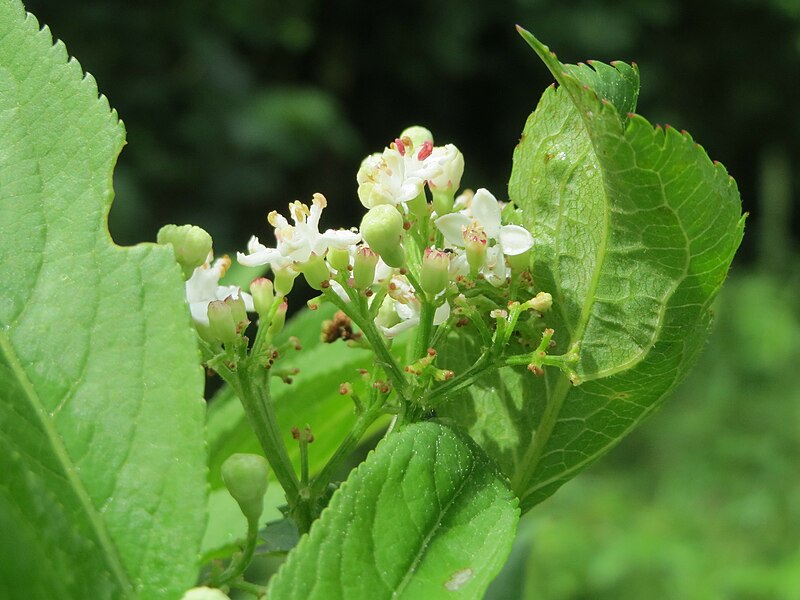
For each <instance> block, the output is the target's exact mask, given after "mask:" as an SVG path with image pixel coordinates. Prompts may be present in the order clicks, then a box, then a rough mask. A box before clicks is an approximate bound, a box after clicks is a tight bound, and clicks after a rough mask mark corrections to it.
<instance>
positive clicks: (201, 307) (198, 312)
mask: <svg viewBox="0 0 800 600" xmlns="http://www.w3.org/2000/svg"><path fill="white" fill-rule="evenodd" d="M209 303H210V300H206V301H205V302H191V303H189V310H190V311H191V313H192V319H194V320H195V321H196V322H198V323H200V324H202V325H208V305H209Z"/></svg>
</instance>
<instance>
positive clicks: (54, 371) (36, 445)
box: [0, 0, 206, 599]
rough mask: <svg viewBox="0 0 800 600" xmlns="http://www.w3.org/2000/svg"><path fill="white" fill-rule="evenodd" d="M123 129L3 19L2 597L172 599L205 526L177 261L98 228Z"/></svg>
mask: <svg viewBox="0 0 800 600" xmlns="http://www.w3.org/2000/svg"><path fill="white" fill-rule="evenodd" d="M124 140H125V131H124V128H123V126H122V123H121V122H120V121H119V119H118V118H117V115H116V113H115V112H113V111H112V110H111V109H110V108H109V105H108V101H107V100H106V99H105V98H104V97H102V96H100V97H98V92H97V86H96V84H95V82H94V79H93V78H92V77H91V76H90V75H85V74H84V73H83V72H82V70H81V67H80V65H79V64H78V62H77V61H75V60H74V59H68V56H67V53H66V49H65V48H64V45H63V44H62V43H60V42H57V43H55V45H54V44H53V41H52V38H51V35H50V32H49V31H48V30H47V29H46V28H45V29H41V30H40V28H39V24H38V23H37V22H36V19H35V18H34V17H33V16H31V15H27V14H26V13H25V11H24V9H23V7H22V4H21V3H20V2H18V1H17V0H11V1H8V2H3V3H2V4H1V5H0V225H2V231H3V235H2V237H0V280H2V282H3V284H2V286H0V472H1V473H2V474H3V475H2V483H0V531H2V534H1V535H0V596H1V597H3V598H34V599H38V598H67V597H68V598H97V599H102V598H115V599H116V598H134V597H142V598H154V599H157V598H176V597H178V596H179V595H180V593H181V591H182V590H184V589H186V588H187V587H190V586H191V585H192V584H193V583H194V581H195V578H196V576H197V553H198V549H199V545H200V538H201V535H202V531H203V525H204V521H205V514H204V512H205V487H206V482H205V464H204V463H205V451H204V440H203V413H204V408H203V402H202V385H203V376H202V371H201V369H200V367H199V364H198V362H199V361H198V354H197V348H196V342H195V339H194V335H195V334H194V332H193V330H192V326H191V323H190V319H189V316H188V313H187V310H186V305H185V301H184V298H183V285H182V277H181V274H180V270H179V268H178V266H177V264H176V263H175V261H174V259H173V257H172V256H171V252H170V251H169V250H167V249H165V248H158V247H154V246H137V247H135V248H120V247H118V246H115V245H114V244H113V242H112V241H111V238H110V236H109V234H108V230H107V227H106V216H107V214H108V210H109V206H110V203H111V199H112V197H113V191H112V188H111V173H112V169H113V166H114V163H115V161H116V157H117V155H118V154H119V152H120V150H121V148H122V146H123V144H124Z"/></svg>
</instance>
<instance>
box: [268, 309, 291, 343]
mask: <svg viewBox="0 0 800 600" xmlns="http://www.w3.org/2000/svg"><path fill="white" fill-rule="evenodd" d="M288 308H289V305H288V304H286V302H281V304H280V306H278V310H276V311H275V316H274V317H272V323H270V324H269V334H270V335H271V336H272V337H275V336H276V335H278V334H279V333H280V332H281V331H283V326H284V325H285V324H286V311H287V309H288Z"/></svg>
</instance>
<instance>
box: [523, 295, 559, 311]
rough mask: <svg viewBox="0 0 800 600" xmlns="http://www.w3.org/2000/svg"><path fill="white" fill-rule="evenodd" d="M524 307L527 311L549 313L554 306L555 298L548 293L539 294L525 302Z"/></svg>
mask: <svg viewBox="0 0 800 600" xmlns="http://www.w3.org/2000/svg"><path fill="white" fill-rule="evenodd" d="M522 306H523V307H524V308H526V309H533V310H535V311H538V312H541V313H543V312H547V311H548V310H550V308H551V307H552V306H553V296H551V295H550V294H548V293H547V292H539V293H538V294H536V296H534V297H533V298H531V299H530V300H528V301H527V302H524V303H523V304H522Z"/></svg>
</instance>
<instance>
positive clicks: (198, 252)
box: [156, 225, 212, 279]
mask: <svg viewBox="0 0 800 600" xmlns="http://www.w3.org/2000/svg"><path fill="white" fill-rule="evenodd" d="M156 241H157V242H158V243H159V244H163V245H166V244H170V245H171V246H172V250H173V252H175V259H176V260H177V261H178V264H179V265H180V266H181V269H183V275H184V277H186V279H189V277H191V276H192V272H193V271H194V270H195V269H196V268H197V267H199V266H200V265H202V264H203V263H205V262H206V259H207V258H208V255H209V254H210V253H211V245H212V242H211V236H210V235H209V234H208V232H206V231H205V230H204V229H202V228H200V227H197V226H196V225H164V227H162V228H161V229H159V231H158V235H157V236H156Z"/></svg>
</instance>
